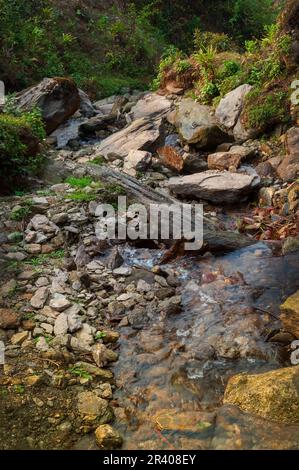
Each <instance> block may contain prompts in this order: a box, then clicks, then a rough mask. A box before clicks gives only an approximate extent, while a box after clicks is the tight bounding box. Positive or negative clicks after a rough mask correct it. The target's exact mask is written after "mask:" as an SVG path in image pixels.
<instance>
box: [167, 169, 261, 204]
mask: <svg viewBox="0 0 299 470" xmlns="http://www.w3.org/2000/svg"><path fill="white" fill-rule="evenodd" d="M258 184H259V178H258V177H256V176H254V175H252V176H250V175H244V174H242V173H230V172H220V171H204V172H202V173H195V174H193V175H188V176H181V177H175V178H170V180H169V182H168V188H169V189H170V190H171V191H172V192H173V193H174V194H176V195H179V196H186V197H188V196H189V197H193V198H194V197H196V198H198V199H204V200H206V201H210V202H212V203H214V204H217V203H218V204H233V203H236V202H239V201H240V200H241V199H242V198H246V197H247V196H248V195H249V194H250V192H252V191H253V190H254V189H256V187H257V186H258Z"/></svg>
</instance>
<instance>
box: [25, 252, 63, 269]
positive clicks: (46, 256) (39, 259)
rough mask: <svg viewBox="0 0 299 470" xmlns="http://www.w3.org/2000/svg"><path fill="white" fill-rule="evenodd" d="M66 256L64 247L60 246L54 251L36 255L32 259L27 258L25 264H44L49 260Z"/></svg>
mask: <svg viewBox="0 0 299 470" xmlns="http://www.w3.org/2000/svg"><path fill="white" fill-rule="evenodd" d="M64 257H65V251H64V250H63V249H62V248H60V249H58V250H56V251H53V252H52V253H44V254H41V255H38V256H35V257H34V258H31V259H30V260H26V261H25V264H28V265H30V266H42V265H43V264H45V263H46V262H47V261H48V260H62V259H63V258H64Z"/></svg>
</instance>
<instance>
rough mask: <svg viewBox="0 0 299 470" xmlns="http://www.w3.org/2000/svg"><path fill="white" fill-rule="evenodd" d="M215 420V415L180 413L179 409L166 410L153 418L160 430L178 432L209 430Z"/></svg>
mask: <svg viewBox="0 0 299 470" xmlns="http://www.w3.org/2000/svg"><path fill="white" fill-rule="evenodd" d="M214 420H215V415H214V413H203V412H199V411H180V410H177V409H164V410H161V411H159V412H158V413H157V414H156V415H155V416H154V417H153V422H154V423H155V424H156V425H158V427H159V429H163V430H165V431H177V432H186V431H187V432H199V430H204V429H205V430H207V429H209V428H212V426H213V424H214Z"/></svg>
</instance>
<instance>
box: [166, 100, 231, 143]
mask: <svg viewBox="0 0 299 470" xmlns="http://www.w3.org/2000/svg"><path fill="white" fill-rule="evenodd" d="M168 121H169V122H170V123H171V124H173V125H174V126H175V127H176V128H177V130H178V132H179V134H180V136H181V138H182V139H183V140H184V141H185V142H187V143H188V144H197V147H199V148H212V147H217V145H219V144H221V143H223V142H227V141H229V140H230V137H229V136H228V134H227V133H225V132H224V131H222V130H221V129H220V126H219V123H218V122H217V119H216V118H215V116H214V114H213V111H212V108H211V107H210V106H205V105H201V104H199V103H196V102H195V101H193V100H192V99H191V98H187V99H184V100H182V101H181V102H180V104H179V105H178V107H177V108H176V110H175V111H172V112H171V113H169V115H168Z"/></svg>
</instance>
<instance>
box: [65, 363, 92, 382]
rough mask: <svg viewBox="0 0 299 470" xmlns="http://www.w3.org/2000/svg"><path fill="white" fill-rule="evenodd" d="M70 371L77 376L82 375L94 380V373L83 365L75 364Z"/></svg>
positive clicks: (81, 377)
mask: <svg viewBox="0 0 299 470" xmlns="http://www.w3.org/2000/svg"><path fill="white" fill-rule="evenodd" d="M69 372H70V373H71V374H72V375H74V376H75V377H80V379H86V380H92V375H90V374H89V373H88V372H86V370H85V369H83V367H79V366H73V367H70V368H69Z"/></svg>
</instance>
